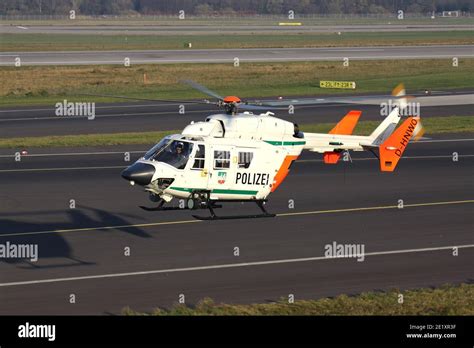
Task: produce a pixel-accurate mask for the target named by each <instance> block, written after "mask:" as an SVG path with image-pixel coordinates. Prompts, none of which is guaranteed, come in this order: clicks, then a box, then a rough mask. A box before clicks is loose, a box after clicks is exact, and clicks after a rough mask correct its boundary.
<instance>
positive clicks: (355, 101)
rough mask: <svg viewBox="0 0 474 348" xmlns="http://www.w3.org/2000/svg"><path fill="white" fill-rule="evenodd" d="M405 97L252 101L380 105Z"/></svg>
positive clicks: (380, 96)
mask: <svg viewBox="0 0 474 348" xmlns="http://www.w3.org/2000/svg"><path fill="white" fill-rule="evenodd" d="M401 98H403V97H396V96H393V95H365V96H347V97H345V96H341V97H320V98H290V99H283V100H260V101H257V100H256V101H252V102H249V103H252V104H254V105H260V106H289V105H294V106H297V105H317V104H331V103H334V104H369V105H378V104H380V103H382V102H387V101H388V100H397V99H401Z"/></svg>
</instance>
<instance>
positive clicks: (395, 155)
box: [379, 117, 420, 172]
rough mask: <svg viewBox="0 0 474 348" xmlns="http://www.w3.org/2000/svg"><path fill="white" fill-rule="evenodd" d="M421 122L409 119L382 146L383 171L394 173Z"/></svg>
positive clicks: (416, 118)
mask: <svg viewBox="0 0 474 348" xmlns="http://www.w3.org/2000/svg"><path fill="white" fill-rule="evenodd" d="M419 122H420V118H419V117H408V118H407V119H406V120H405V122H403V123H402V125H401V126H400V127H398V129H397V130H395V131H394V132H393V133H392V135H391V136H390V137H388V138H387V139H386V140H385V141H384V142H383V143H382V144H381V145H380V147H379V153H380V170H381V171H383V172H393V170H394V169H395V167H396V166H397V163H398V161H399V160H400V158H402V155H403V152H404V151H405V149H406V147H407V145H408V142H409V141H410V139H411V137H412V136H413V133H414V132H415V128H416V127H417V126H418V123H419Z"/></svg>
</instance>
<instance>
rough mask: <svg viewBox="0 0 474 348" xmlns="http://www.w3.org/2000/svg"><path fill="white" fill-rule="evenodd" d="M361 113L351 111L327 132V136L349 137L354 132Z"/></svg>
mask: <svg viewBox="0 0 474 348" xmlns="http://www.w3.org/2000/svg"><path fill="white" fill-rule="evenodd" d="M361 114H362V111H356V110H351V111H349V113H348V114H347V115H346V116H344V117H343V118H342V120H340V121H339V122H338V124H336V125H335V126H334V128H333V129H331V130H330V131H329V134H340V135H350V134H352V132H353V131H354V128H355V126H356V125H357V122H358V121H359V117H360V115H361Z"/></svg>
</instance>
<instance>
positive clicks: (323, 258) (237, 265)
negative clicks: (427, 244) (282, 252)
mask: <svg viewBox="0 0 474 348" xmlns="http://www.w3.org/2000/svg"><path fill="white" fill-rule="evenodd" d="M453 248H458V249H468V248H474V244H464V245H450V246H441V247H433V248H419V249H402V250H388V251H375V252H370V253H365V254H364V256H365V257H368V256H383V255H397V254H412V253H423V252H435V251H444V250H453ZM334 259H341V258H338V257H326V256H315V257H304V258H295V259H280V260H268V261H255V262H242V263H227V264H222V265H208V266H198V267H184V268H169V269H157V270H149V271H137V272H126V273H109V274H97V275H87V276H80V277H65V278H50V279H38V280H26V281H20V282H10V283H0V287H8V286H20V285H34V284H45V283H59V282H71V281H78V280H90V279H106V278H119V277H131V276H140V275H150V274H163V273H179V272H195V271H207V270H216V269H229V268H240V267H255V266H266V265H277V264H288V263H297V262H314V261H328V260H334Z"/></svg>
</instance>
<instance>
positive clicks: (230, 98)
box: [223, 95, 240, 104]
mask: <svg viewBox="0 0 474 348" xmlns="http://www.w3.org/2000/svg"><path fill="white" fill-rule="evenodd" d="M223 101H224V103H229V104H231V103H232V104H238V103H240V98H239V97H236V96H234V95H230V96H227V97H225V98H224V99H223Z"/></svg>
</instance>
